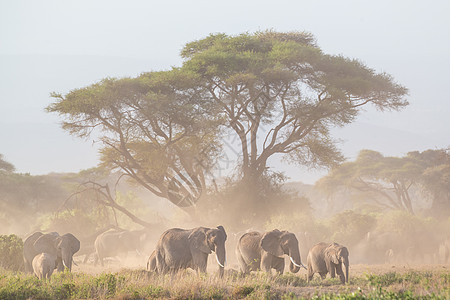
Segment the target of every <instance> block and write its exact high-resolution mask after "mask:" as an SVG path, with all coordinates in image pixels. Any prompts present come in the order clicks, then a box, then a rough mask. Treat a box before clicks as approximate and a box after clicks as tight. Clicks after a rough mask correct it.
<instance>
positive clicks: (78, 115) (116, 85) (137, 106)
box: [47, 69, 220, 207]
mask: <svg viewBox="0 0 450 300" xmlns="http://www.w3.org/2000/svg"><path fill="white" fill-rule="evenodd" d="M201 93H202V90H201V89H200V88H199V85H198V83H197V82H196V78H195V76H193V75H192V74H189V73H187V72H181V71H179V70H177V69H173V70H172V71H166V72H150V73H145V74H142V75H141V76H139V77H137V78H123V79H111V78H108V79H104V80H102V81H100V82H98V83H96V84H93V85H91V86H88V87H85V88H80V89H75V90H73V91H71V92H70V93H68V94H67V95H65V96H63V95H61V94H57V93H54V94H52V96H53V97H54V98H55V99H57V101H56V102H54V103H52V104H51V105H49V106H48V107H47V110H48V111H50V112H58V113H59V114H61V115H63V116H65V117H66V120H65V121H64V123H63V128H64V129H66V130H67V131H69V132H70V133H71V134H75V135H78V136H80V137H87V136H90V135H91V133H92V132H93V130H94V129H96V128H98V129H100V132H101V133H100V140H101V142H102V143H103V145H104V147H103V149H102V150H101V160H102V164H103V165H104V166H107V167H110V168H113V169H114V168H118V169H120V170H122V171H123V172H124V174H126V175H128V176H129V177H131V178H133V179H134V180H135V181H136V182H138V183H139V184H140V185H142V186H143V187H145V188H146V189H148V190H149V191H151V192H152V193H154V194H155V195H157V196H160V197H164V198H167V199H169V200H170V201H171V202H173V203H174V204H176V205H178V206H181V207H185V206H191V205H192V204H193V203H195V202H196V201H197V200H198V199H199V197H200V196H201V194H202V193H203V191H204V189H205V186H206V183H205V171H206V170H209V169H210V168H211V165H212V164H213V162H214V159H215V158H216V156H217V154H218V151H219V149H220V144H219V143H218V137H217V130H218V128H217V126H216V125H215V123H217V120H216V119H217V118H216V116H215V115H214V110H213V109H211V107H210V106H209V105H208V103H205V102H204V101H203V97H202V96H201Z"/></svg>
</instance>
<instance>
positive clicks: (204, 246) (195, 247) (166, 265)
mask: <svg viewBox="0 0 450 300" xmlns="http://www.w3.org/2000/svg"><path fill="white" fill-rule="evenodd" d="M226 240H227V234H226V232H225V229H224V228H223V226H217V228H205V227H197V228H193V229H181V228H172V229H169V230H167V231H165V232H164V233H163V234H162V235H161V237H160V239H159V241H158V243H157V245H156V250H155V256H156V271H157V273H159V274H166V273H175V272H177V271H179V270H181V269H187V268H191V269H194V270H195V271H197V273H198V272H202V273H205V272H206V267H207V263H208V255H209V254H211V252H215V255H216V260H217V263H218V265H219V276H220V277H223V274H224V268H225V261H226V253H225V252H226V251H225V241H226ZM150 265H151V264H150Z"/></svg>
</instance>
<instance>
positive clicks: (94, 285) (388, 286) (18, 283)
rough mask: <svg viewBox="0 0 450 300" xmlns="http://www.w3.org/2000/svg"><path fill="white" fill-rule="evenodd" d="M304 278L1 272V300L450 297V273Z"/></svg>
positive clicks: (426, 272) (287, 275) (138, 272)
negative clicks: (46, 276)
mask: <svg viewBox="0 0 450 300" xmlns="http://www.w3.org/2000/svg"><path fill="white" fill-rule="evenodd" d="M304 277H305V276H304V275H296V274H289V273H288V274H284V275H281V276H270V275H267V274H265V273H254V274H251V275H249V276H246V277H243V276H241V275H239V274H237V273H227V274H226V276H225V277H224V278H223V279H220V278H217V276H215V275H211V274H210V275H208V274H201V275H196V274H195V273H192V272H188V271H186V272H181V273H179V274H177V275H174V276H170V275H166V276H157V275H156V274H153V273H151V272H147V271H145V270H127V269H124V270H121V271H119V272H117V273H102V274H98V275H90V274H85V273H54V274H53V276H52V278H51V279H50V280H49V281H40V280H38V279H37V278H35V277H34V276H33V275H30V274H24V273H20V272H19V273H14V272H8V271H0V299H5V300H6V299H155V298H157V299H381V298H382V299H450V272H448V271H444V272H434V271H408V272H405V273H398V272H386V273H382V274H377V275H375V274H363V275H359V276H356V277H352V278H351V279H350V282H349V284H347V285H341V284H339V280H338V279H336V278H334V279H331V278H327V279H325V280H323V281H322V280H320V279H319V278H315V279H314V280H313V281H311V282H309V283H308V282H306V280H305V278H304Z"/></svg>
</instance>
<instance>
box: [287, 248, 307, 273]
mask: <svg viewBox="0 0 450 300" xmlns="http://www.w3.org/2000/svg"><path fill="white" fill-rule="evenodd" d="M289 258H290V260H291V262H290V263H289V271H290V272H291V273H297V272H298V271H300V267H302V266H303V264H302V259H301V258H300V251H299V250H298V248H297V249H290V250H289ZM303 267H304V266H303Z"/></svg>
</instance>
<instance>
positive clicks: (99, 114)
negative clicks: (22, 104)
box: [47, 31, 408, 206]
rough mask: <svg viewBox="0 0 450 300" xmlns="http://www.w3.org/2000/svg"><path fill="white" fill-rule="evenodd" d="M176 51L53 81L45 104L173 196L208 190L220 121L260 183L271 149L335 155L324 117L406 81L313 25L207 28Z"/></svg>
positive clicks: (379, 102)
mask: <svg viewBox="0 0 450 300" xmlns="http://www.w3.org/2000/svg"><path fill="white" fill-rule="evenodd" d="M181 56H182V58H183V60H184V61H183V64H182V66H181V67H178V68H173V69H172V70H169V71H164V72H149V73H144V74H142V75H140V76H138V77H136V78H123V79H111V78H108V79H104V80H102V81H100V82H98V83H95V84H92V85H91V86H88V87H85V88H80V89H75V90H73V91H71V92H69V93H68V94H67V95H61V94H57V93H54V94H53V97H54V98H55V102H54V103H52V104H51V105H49V106H48V107H47V110H48V111H49V112H57V113H59V114H60V115H61V116H62V118H63V119H64V123H63V128H64V129H66V130H67V131H68V132H69V133H71V134H75V135H79V136H83V137H86V136H90V134H91V133H92V132H93V130H95V129H100V130H99V131H98V133H97V134H98V136H99V137H100V140H101V141H102V143H103V145H104V147H103V149H102V162H103V163H104V164H105V165H107V166H110V167H115V168H119V169H121V170H122V171H123V172H124V174H126V175H128V176H130V177H132V178H134V179H135V180H136V181H137V182H138V183H139V184H141V185H143V186H144V187H146V188H147V189H148V190H150V191H151V192H153V193H155V194H156V195H158V196H161V197H165V198H167V199H169V200H170V201H171V202H173V203H175V204H176V205H178V206H189V205H192V204H193V203H195V202H196V201H197V199H199V198H200V197H201V195H202V194H203V192H204V191H205V187H206V180H205V174H207V173H208V172H209V170H210V169H211V167H212V166H213V164H214V163H215V161H216V159H217V157H218V156H219V155H220V154H221V143H220V142H221V140H220V137H221V133H224V132H226V133H232V134H234V135H236V136H237V137H238V140H239V142H240V148H241V149H240V150H241V153H240V154H241V158H240V161H239V167H240V168H239V169H240V171H241V172H240V174H241V176H240V178H241V179H242V180H243V182H247V183H248V184H247V185H248V186H249V187H250V189H252V190H254V191H256V190H257V189H255V188H254V187H255V184H257V182H258V181H259V180H260V178H261V177H262V176H263V175H264V173H265V171H266V170H267V161H268V159H269V158H270V157H272V156H273V155H274V154H282V155H285V157H286V158H287V159H288V160H289V161H292V162H296V163H298V164H300V165H306V166H309V167H322V166H325V167H330V166H333V165H336V164H337V163H339V162H341V161H343V155H342V154H341V152H340V151H339V149H338V148H337V146H336V143H335V141H334V139H333V137H332V136H331V134H330V129H331V128H333V127H336V126H344V125H345V124H348V123H351V122H352V121H354V119H355V117H356V116H357V115H358V114H359V112H360V111H361V108H362V107H363V106H365V105H368V104H372V105H374V106H375V107H376V108H377V109H379V110H381V111H383V110H398V109H401V108H403V107H404V106H406V105H407V104H408V102H407V101H406V99H405V96H406V94H407V89H406V88H405V87H403V86H401V85H400V84H397V83H396V82H395V81H394V79H393V78H392V77H391V76H390V75H388V74H385V73H376V72H375V71H374V70H372V69H370V68H368V67H366V66H365V65H364V64H363V63H362V62H360V61H358V60H355V59H349V58H345V57H343V56H340V55H338V56H336V55H328V54H325V53H323V52H322V51H321V49H320V48H319V47H318V46H317V44H316V42H315V39H314V37H313V36H312V35H311V34H309V33H304V32H289V33H282V32H274V31H264V32H256V33H244V34H240V35H236V36H229V35H226V34H214V35H210V36H208V37H206V38H204V39H201V40H198V41H193V42H191V43H188V44H186V45H185V47H184V48H183V50H182V52H181ZM249 199H257V197H249ZM249 201H251V200H249Z"/></svg>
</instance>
